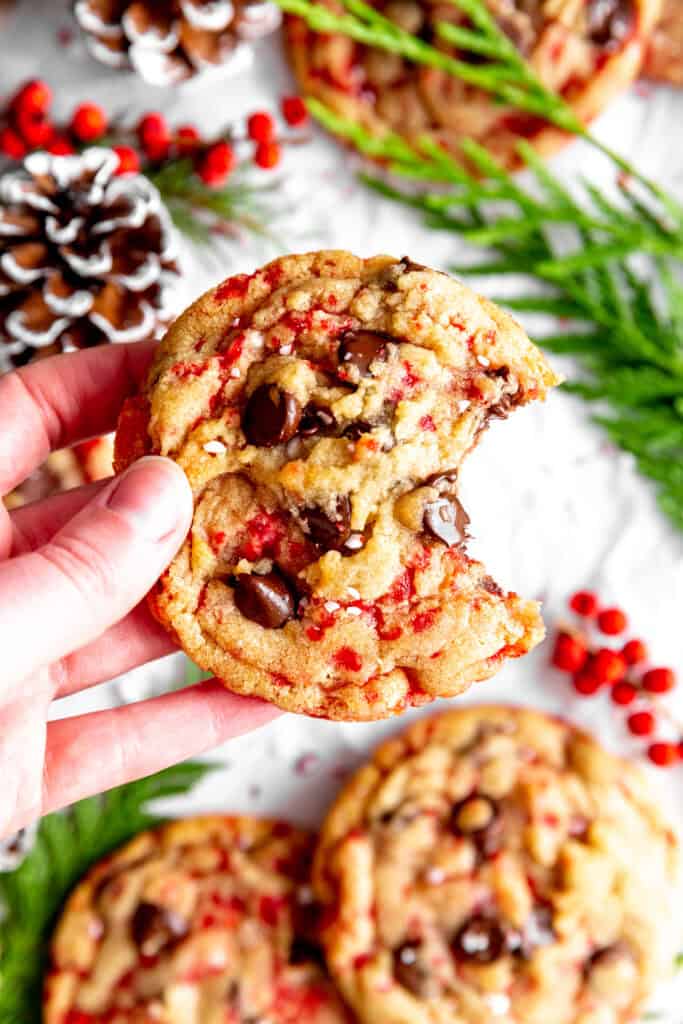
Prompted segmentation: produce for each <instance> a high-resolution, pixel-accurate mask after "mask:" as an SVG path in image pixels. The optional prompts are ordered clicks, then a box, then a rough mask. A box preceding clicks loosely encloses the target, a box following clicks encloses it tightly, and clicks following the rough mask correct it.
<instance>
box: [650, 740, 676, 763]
mask: <svg viewBox="0 0 683 1024" xmlns="http://www.w3.org/2000/svg"><path fill="white" fill-rule="evenodd" d="M647 756H648V757H649V758H650V760H651V761H652V763H653V764H656V765H657V766H658V767H659V768H669V767H670V766H671V765H672V764H675V763H676V761H678V760H679V754H678V745H677V744H676V743H662V742H659V743H651V744H650V746H649V747H648V748H647Z"/></svg>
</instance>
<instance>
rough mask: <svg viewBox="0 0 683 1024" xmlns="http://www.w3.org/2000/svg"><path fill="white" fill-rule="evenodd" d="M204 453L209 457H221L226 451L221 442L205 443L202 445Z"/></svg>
mask: <svg viewBox="0 0 683 1024" xmlns="http://www.w3.org/2000/svg"><path fill="white" fill-rule="evenodd" d="M204 451H205V452H208V453H209V455H222V454H223V452H224V451H227V449H226V447H225V445H224V444H223V442H222V441H207V442H206V444H205V445H204Z"/></svg>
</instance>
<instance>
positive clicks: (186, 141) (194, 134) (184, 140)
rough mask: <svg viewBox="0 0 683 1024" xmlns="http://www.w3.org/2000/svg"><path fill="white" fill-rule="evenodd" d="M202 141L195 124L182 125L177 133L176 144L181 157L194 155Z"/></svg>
mask: <svg viewBox="0 0 683 1024" xmlns="http://www.w3.org/2000/svg"><path fill="white" fill-rule="evenodd" d="M201 140H202V137H201V135H200V134H199V131H198V129H197V128H195V126H194V125H193V124H182V125H181V126H180V127H179V128H178V130H177V131H176V133H175V143H176V147H177V149H178V152H179V153H180V154H181V156H187V155H188V154H190V153H194V151H195V150H196V149H197V146H198V145H199V144H200V142H201Z"/></svg>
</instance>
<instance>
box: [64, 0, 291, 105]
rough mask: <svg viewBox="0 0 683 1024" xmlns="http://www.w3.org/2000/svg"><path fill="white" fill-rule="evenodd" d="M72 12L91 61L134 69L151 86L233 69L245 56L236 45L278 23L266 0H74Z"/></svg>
mask: <svg viewBox="0 0 683 1024" xmlns="http://www.w3.org/2000/svg"><path fill="white" fill-rule="evenodd" d="M73 10H74V15H75V17H76V21H77V22H78V24H79V25H80V27H81V29H82V30H83V32H84V33H85V38H86V42H87V44H88V48H89V49H90V52H91V53H92V54H93V56H94V57H96V58H97V60H99V61H102V62H103V63H105V64H108V65H109V66H110V67H115V68H134V70H135V71H137V72H138V74H139V75H140V76H141V77H142V78H144V79H145V81H147V82H149V83H151V84H152V85H173V84H175V83H176V82H182V81H184V80H185V79H187V78H191V77H193V76H194V75H197V74H199V73H200V72H202V71H204V70H207V69H210V68H215V67H217V66H220V67H223V68H226V66H227V65H233V64H234V66H235V67H236V66H237V65H238V64H239V63H241V59H240V58H241V57H243V56H244V55H245V47H244V45H240V44H244V43H245V42H246V41H248V40H252V39H257V38H259V37H260V36H264V35H267V34H268V33H269V32H272V31H273V30H274V29H276V28H277V27H278V25H279V24H280V12H279V9H278V8H277V7H276V5H275V4H274V3H272V2H269V0H169V2H168V3H166V4H160V3H159V0H135V2H131V0H74V5H73Z"/></svg>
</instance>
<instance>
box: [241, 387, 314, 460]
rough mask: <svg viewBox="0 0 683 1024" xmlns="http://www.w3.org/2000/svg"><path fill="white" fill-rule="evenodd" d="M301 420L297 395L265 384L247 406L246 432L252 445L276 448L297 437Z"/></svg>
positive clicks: (245, 414) (253, 395)
mask: <svg viewBox="0 0 683 1024" xmlns="http://www.w3.org/2000/svg"><path fill="white" fill-rule="evenodd" d="M300 420H301V405H300V404H299V402H297V400H296V398H295V397H294V395H290V394H289V392H287V391H281V390H280V388H278V387H276V386H275V385H274V384H262V385H261V386H260V387H258V388H256V390H255V391H254V393H253V394H252V395H251V397H250V398H249V401H248V402H247V405H246V408H245V410H244V415H243V417H242V430H243V431H244V434H245V436H246V438H247V441H248V442H249V444H255V445H258V447H259V448H272V447H273V446H274V445H276V444H283V443H284V442H285V441H289V440H290V438H292V437H294V435H295V434H296V431H297V428H298V426H299V422H300Z"/></svg>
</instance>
